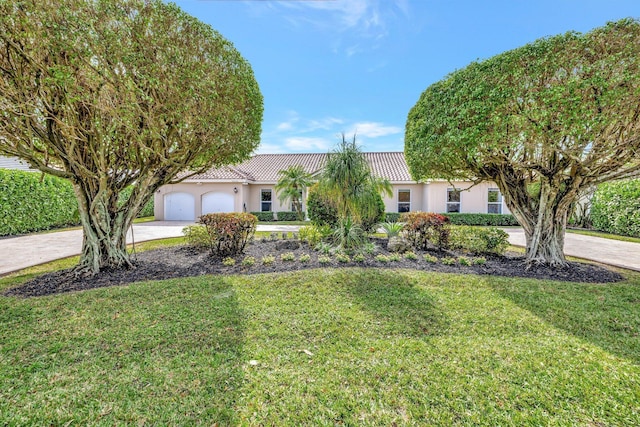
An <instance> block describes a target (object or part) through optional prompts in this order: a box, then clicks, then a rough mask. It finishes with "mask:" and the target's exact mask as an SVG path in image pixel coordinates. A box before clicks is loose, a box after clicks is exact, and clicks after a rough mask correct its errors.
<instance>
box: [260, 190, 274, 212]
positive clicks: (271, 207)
mask: <svg viewBox="0 0 640 427" xmlns="http://www.w3.org/2000/svg"><path fill="white" fill-rule="evenodd" d="M266 193H269V194H270V197H269V199H270V200H268V201H266V200H262V195H263V194H266ZM265 203H268V204H269V209H268V210H265V209H264V207H265ZM260 212H273V190H272V189H271V188H261V189H260Z"/></svg>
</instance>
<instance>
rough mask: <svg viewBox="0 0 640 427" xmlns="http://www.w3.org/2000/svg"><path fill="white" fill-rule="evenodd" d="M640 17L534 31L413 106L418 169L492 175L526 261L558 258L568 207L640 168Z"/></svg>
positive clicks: (477, 177)
mask: <svg viewBox="0 0 640 427" xmlns="http://www.w3.org/2000/svg"><path fill="white" fill-rule="evenodd" d="M639 100H640V23H639V22H638V21H637V20H634V19H624V20H621V21H618V22H612V23H608V24H607V25H606V26H604V27H600V28H596V29H594V30H592V31H590V32H588V33H585V34H579V33H575V32H570V33H567V34H563V35H558V36H554V37H549V38H544V39H540V40H537V41H535V42H533V43H531V44H528V45H525V46H523V47H520V48H517V49H514V50H511V51H508V52H504V53H502V54H499V55H497V56H494V57H492V58H490V59H488V60H485V61H481V62H474V63H472V64H470V65H468V66H467V67H466V68H463V69H461V70H458V71H455V72H453V73H452V74H450V75H449V76H447V77H446V78H445V79H443V80H441V81H439V82H437V83H435V84H433V85H431V86H430V87H428V88H427V89H426V90H425V91H424V92H423V93H422V95H421V96H420V99H419V100H418V102H417V103H416V105H415V106H414V107H413V108H412V109H411V111H410V112H409V115H408V119H407V124H406V134H405V155H406V158H407V162H408V164H409V168H410V171H411V173H412V175H413V177H414V178H415V179H428V178H444V179H450V180H454V179H455V180H457V179H468V180H473V181H487V180H490V181H494V182H495V183H496V184H497V185H498V187H499V188H500V190H501V192H502V193H503V195H504V199H505V202H506V204H507V206H508V207H509V209H510V210H511V212H512V213H513V214H514V215H515V217H516V218H517V219H518V221H519V222H520V224H521V225H522V226H523V228H524V231H525V235H526V240H527V261H528V262H529V264H533V263H545V264H551V265H563V264H564V263H565V259H564V255H563V245H564V232H565V227H566V221H567V215H568V214H569V212H570V209H571V207H572V205H573V204H574V203H575V202H576V201H577V199H578V197H579V196H580V194H581V193H582V192H584V191H585V190H586V189H588V188H591V187H592V186H594V185H596V184H598V183H601V182H605V181H609V180H613V179H618V178H621V177H625V176H628V175H630V174H634V173H637V172H638V171H640V133H639V131H640V102H639Z"/></svg>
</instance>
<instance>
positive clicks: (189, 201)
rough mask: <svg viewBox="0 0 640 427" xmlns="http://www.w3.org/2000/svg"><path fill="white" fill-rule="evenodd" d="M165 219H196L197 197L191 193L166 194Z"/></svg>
mask: <svg viewBox="0 0 640 427" xmlns="http://www.w3.org/2000/svg"><path fill="white" fill-rule="evenodd" d="M164 219H165V221H195V219H196V206H195V198H194V197H193V195H192V194H189V193H169V194H165V196H164Z"/></svg>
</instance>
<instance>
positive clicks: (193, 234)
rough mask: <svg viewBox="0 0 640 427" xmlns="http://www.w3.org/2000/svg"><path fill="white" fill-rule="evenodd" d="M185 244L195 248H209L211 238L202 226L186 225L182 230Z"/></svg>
mask: <svg viewBox="0 0 640 427" xmlns="http://www.w3.org/2000/svg"><path fill="white" fill-rule="evenodd" d="M182 234H184V237H185V238H186V239H187V244H188V245H190V246H194V247H196V248H206V249H210V248H211V238H210V237H209V233H207V227H205V226H204V225H188V226H186V227H185V228H183V229H182Z"/></svg>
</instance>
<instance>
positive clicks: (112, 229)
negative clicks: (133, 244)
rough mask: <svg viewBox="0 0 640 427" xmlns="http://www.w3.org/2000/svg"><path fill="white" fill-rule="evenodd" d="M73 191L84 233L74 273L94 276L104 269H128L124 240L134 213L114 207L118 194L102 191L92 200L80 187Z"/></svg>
mask: <svg viewBox="0 0 640 427" xmlns="http://www.w3.org/2000/svg"><path fill="white" fill-rule="evenodd" d="M74 189H75V191H76V195H77V197H78V211H79V214H80V222H81V224H82V229H83V234H84V236H83V239H82V253H81V255H80V262H79V264H78V266H77V267H76V272H77V273H79V274H95V273H97V272H99V271H100V270H102V269H104V268H129V267H131V266H132V264H131V260H130V257H129V254H128V253H127V242H126V238H127V230H128V229H129V227H130V226H131V223H132V222H133V217H134V216H135V213H133V214H132V213H131V212H127V211H125V210H119V209H118V208H117V197H118V196H117V193H116V194H115V195H114V194H112V192H111V191H107V190H102V191H99V192H98V193H97V194H95V195H93V197H91V195H90V194H89V193H88V192H87V191H86V190H87V189H86V188H83V186H82V185H74ZM110 193H111V194H110Z"/></svg>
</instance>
